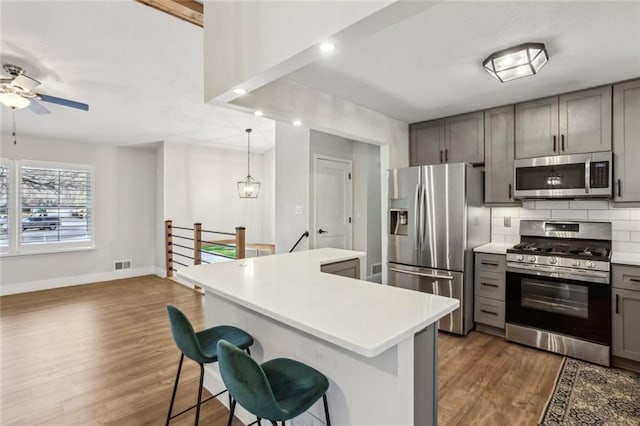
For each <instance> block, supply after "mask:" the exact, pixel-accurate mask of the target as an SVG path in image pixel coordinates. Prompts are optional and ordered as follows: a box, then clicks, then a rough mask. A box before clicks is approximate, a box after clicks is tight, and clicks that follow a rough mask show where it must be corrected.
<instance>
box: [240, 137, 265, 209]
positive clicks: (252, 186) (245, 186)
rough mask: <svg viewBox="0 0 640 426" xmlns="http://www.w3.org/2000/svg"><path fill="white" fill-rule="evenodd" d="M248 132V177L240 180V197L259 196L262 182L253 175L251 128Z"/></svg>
mask: <svg viewBox="0 0 640 426" xmlns="http://www.w3.org/2000/svg"><path fill="white" fill-rule="evenodd" d="M245 132H247V177H245V178H244V179H242V180H241V181H239V182H238V195H239V196H240V198H258V194H259V193H260V182H258V181H257V180H255V179H254V178H252V177H251V129H246V130H245Z"/></svg>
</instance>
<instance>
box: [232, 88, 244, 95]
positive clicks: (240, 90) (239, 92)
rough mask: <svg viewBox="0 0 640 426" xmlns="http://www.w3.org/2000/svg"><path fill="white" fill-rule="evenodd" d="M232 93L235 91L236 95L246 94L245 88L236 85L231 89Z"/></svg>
mask: <svg viewBox="0 0 640 426" xmlns="http://www.w3.org/2000/svg"><path fill="white" fill-rule="evenodd" d="M233 93H235V94H236V95H240V96H242V95H246V94H247V89H243V88H242V87H236V88H235V89H233Z"/></svg>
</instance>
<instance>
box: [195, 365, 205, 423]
mask: <svg viewBox="0 0 640 426" xmlns="http://www.w3.org/2000/svg"><path fill="white" fill-rule="evenodd" d="M199 365H200V387H199V388H198V404H197V405H196V423H195V424H196V426H198V420H199V419H200V401H202V383H203V381H204V365H202V364H199Z"/></svg>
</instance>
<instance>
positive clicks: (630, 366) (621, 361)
mask: <svg viewBox="0 0 640 426" xmlns="http://www.w3.org/2000/svg"><path fill="white" fill-rule="evenodd" d="M611 366H613V367H618V368H624V369H625V370H631V371H635V372H636V373H640V362H638V361H633V360H631V359H625V358H620V357H617V356H612V357H611Z"/></svg>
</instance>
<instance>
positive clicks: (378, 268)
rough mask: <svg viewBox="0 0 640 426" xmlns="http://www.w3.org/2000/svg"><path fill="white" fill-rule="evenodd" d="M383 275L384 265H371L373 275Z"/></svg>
mask: <svg viewBox="0 0 640 426" xmlns="http://www.w3.org/2000/svg"><path fill="white" fill-rule="evenodd" d="M381 273H382V263H374V264H373V265H371V275H376V274H381Z"/></svg>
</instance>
